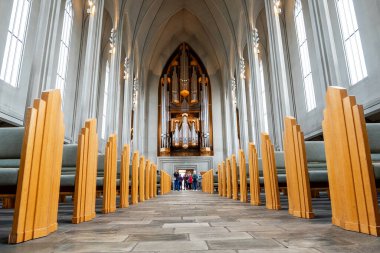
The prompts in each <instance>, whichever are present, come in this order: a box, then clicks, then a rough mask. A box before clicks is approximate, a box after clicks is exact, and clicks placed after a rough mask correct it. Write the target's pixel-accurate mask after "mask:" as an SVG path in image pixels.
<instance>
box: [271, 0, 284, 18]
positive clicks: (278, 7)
mask: <svg viewBox="0 0 380 253" xmlns="http://www.w3.org/2000/svg"><path fill="white" fill-rule="evenodd" d="M273 2H274V12H275V13H276V14H277V15H278V14H281V12H282V9H281V1H280V0H273Z"/></svg>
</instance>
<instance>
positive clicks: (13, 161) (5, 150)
mask: <svg viewBox="0 0 380 253" xmlns="http://www.w3.org/2000/svg"><path fill="white" fill-rule="evenodd" d="M24 132H25V128H24V127H5V128H3V127H2V128H0V139H1V142H0V197H1V198H2V199H3V206H2V208H14V206H15V197H16V190H17V175H18V173H19V168H20V160H21V153H22V152H21V151H22V146H23V138H24Z"/></svg>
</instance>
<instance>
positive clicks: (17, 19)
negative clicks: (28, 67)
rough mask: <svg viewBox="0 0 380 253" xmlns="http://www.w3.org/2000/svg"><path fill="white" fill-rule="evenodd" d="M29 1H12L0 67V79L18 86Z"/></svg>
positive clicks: (27, 21)
mask: <svg viewBox="0 0 380 253" xmlns="http://www.w3.org/2000/svg"><path fill="white" fill-rule="evenodd" d="M30 6H31V0H14V1H13V7H12V13H11V19H10V22H9V27H8V35H7V42H6V44H5V50H4V56H3V61H2V65H1V72H0V79H2V80H4V81H5V82H7V83H9V84H10V85H12V86H13V87H17V86H18V80H19V76H20V68H21V62H22V58H23V53H24V44H25V36H26V31H27V27H28V23H29V13H30Z"/></svg>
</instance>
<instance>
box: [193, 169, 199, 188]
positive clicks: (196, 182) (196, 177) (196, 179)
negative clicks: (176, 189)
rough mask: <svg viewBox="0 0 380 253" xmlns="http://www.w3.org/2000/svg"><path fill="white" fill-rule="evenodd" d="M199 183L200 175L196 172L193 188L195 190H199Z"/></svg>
mask: <svg viewBox="0 0 380 253" xmlns="http://www.w3.org/2000/svg"><path fill="white" fill-rule="evenodd" d="M197 184H198V175H197V174H196V173H194V175H193V190H194V191H196V190H197Z"/></svg>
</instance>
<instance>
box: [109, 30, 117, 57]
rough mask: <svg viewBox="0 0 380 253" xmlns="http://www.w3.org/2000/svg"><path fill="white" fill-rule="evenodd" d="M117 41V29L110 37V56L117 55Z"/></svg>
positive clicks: (112, 31)
mask: <svg viewBox="0 0 380 253" xmlns="http://www.w3.org/2000/svg"><path fill="white" fill-rule="evenodd" d="M115 41H116V33H115V29H113V28H112V29H111V36H110V50H109V53H110V54H114V53H115V50H116V48H115Z"/></svg>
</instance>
